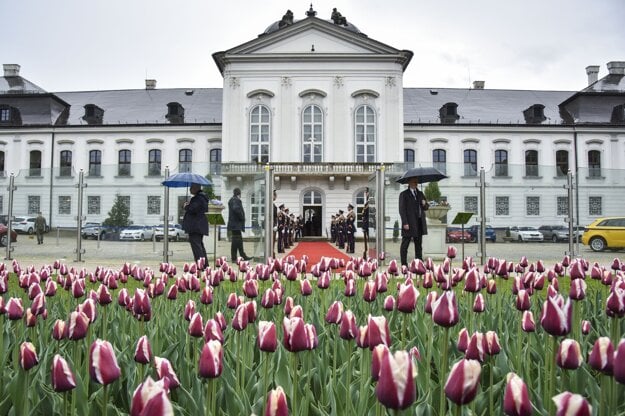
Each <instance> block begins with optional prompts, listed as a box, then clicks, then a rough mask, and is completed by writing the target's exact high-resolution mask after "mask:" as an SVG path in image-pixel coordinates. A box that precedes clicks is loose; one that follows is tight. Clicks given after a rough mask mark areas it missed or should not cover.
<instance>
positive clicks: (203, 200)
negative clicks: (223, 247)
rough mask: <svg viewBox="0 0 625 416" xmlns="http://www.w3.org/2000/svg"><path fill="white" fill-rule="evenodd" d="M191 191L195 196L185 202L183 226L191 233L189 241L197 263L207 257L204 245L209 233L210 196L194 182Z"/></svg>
mask: <svg viewBox="0 0 625 416" xmlns="http://www.w3.org/2000/svg"><path fill="white" fill-rule="evenodd" d="M189 192H190V193H191V195H193V197H191V199H190V200H189V201H187V202H185V203H184V218H183V219H182V228H183V229H184V230H185V231H186V232H187V234H188V235H189V243H190V244H191V250H192V251H193V258H194V259H195V262H196V263H197V262H198V260H199V259H200V258H202V257H204V259H206V248H205V247H204V241H203V239H204V236H205V235H208V220H207V219H206V211H208V197H207V196H206V194H205V193H204V192H202V187H201V186H200V185H199V184H197V183H193V184H191V186H190V187H189Z"/></svg>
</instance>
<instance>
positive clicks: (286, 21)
mask: <svg viewBox="0 0 625 416" xmlns="http://www.w3.org/2000/svg"><path fill="white" fill-rule="evenodd" d="M292 24H293V12H292V11H290V10H287V11H286V13H285V14H284V16H282V20H280V22H278V27H285V26H290V25H292Z"/></svg>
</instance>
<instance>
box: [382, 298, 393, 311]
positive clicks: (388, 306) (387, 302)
mask: <svg viewBox="0 0 625 416" xmlns="http://www.w3.org/2000/svg"><path fill="white" fill-rule="evenodd" d="M394 309H395V298H394V297H393V296H391V295H388V296H387V297H386V298H384V310H385V311H387V312H393V310H394Z"/></svg>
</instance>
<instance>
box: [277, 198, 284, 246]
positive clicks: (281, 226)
mask: <svg viewBox="0 0 625 416" xmlns="http://www.w3.org/2000/svg"><path fill="white" fill-rule="evenodd" d="M278 209H279V211H278V229H277V233H278V237H277V240H278V253H284V240H283V239H282V232H283V231H284V204H280V206H279V207H278Z"/></svg>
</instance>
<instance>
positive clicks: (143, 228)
mask: <svg viewBox="0 0 625 416" xmlns="http://www.w3.org/2000/svg"><path fill="white" fill-rule="evenodd" d="M153 236H154V227H150V226H148V225H131V226H128V227H126V228H124V229H123V230H121V231H120V233H119V239H120V240H138V241H145V240H151V239H152V237H153Z"/></svg>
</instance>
